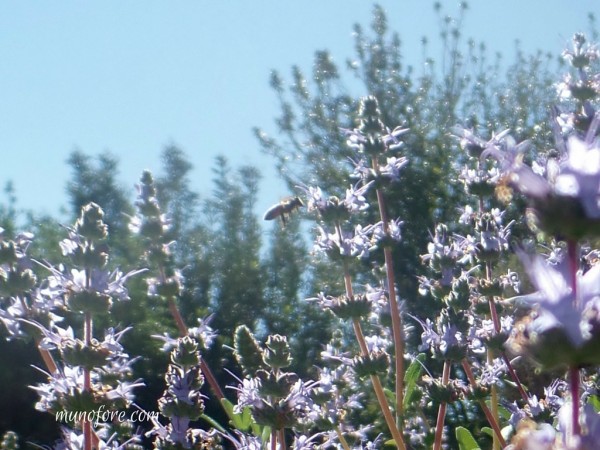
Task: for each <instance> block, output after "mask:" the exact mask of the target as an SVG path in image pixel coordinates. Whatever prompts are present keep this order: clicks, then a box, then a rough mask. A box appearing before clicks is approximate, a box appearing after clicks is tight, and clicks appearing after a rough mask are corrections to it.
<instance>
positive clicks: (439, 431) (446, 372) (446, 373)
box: [433, 360, 450, 450]
mask: <svg viewBox="0 0 600 450" xmlns="http://www.w3.org/2000/svg"><path fill="white" fill-rule="evenodd" d="M449 380H450V361H448V360H445V361H444V369H443V372H442V385H443V386H446V385H447V384H448V381H449ZM447 407H448V405H447V403H446V402H442V403H440V409H438V416H437V421H436V423H435V440H434V441H433V450H439V449H441V448H442V437H443V434H444V420H445V418H446V408H447Z"/></svg>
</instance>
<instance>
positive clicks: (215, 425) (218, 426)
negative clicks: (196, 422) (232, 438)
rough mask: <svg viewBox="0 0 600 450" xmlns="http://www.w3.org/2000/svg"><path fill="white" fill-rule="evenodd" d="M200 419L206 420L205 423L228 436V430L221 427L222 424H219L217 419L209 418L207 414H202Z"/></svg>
mask: <svg viewBox="0 0 600 450" xmlns="http://www.w3.org/2000/svg"><path fill="white" fill-rule="evenodd" d="M200 418H201V419H202V420H204V421H205V422H207V423H208V424H209V425H210V426H211V427H213V428H216V429H217V430H219V431H220V432H221V433H225V434H227V430H226V429H225V428H223V427H222V426H221V424H220V423H219V422H217V421H216V420H215V419H213V418H212V417H210V416H207V415H206V414H202V415H201V416H200Z"/></svg>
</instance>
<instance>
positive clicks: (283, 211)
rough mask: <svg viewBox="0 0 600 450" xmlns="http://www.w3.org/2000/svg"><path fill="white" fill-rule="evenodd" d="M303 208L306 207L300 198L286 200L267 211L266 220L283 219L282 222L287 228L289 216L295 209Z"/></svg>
mask: <svg viewBox="0 0 600 450" xmlns="http://www.w3.org/2000/svg"><path fill="white" fill-rule="evenodd" d="M302 206H304V203H302V200H300V197H287V198H284V199H283V200H281V201H280V202H279V203H277V204H276V205H273V206H271V207H270V208H269V209H267V212H265V216H264V219H265V220H275V219H277V218H278V217H281V222H282V223H283V225H284V226H285V224H286V221H287V219H288V217H289V215H290V214H291V213H292V212H293V211H294V210H295V209H298V208H300V207H302Z"/></svg>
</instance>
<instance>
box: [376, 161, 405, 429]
mask: <svg viewBox="0 0 600 450" xmlns="http://www.w3.org/2000/svg"><path fill="white" fill-rule="evenodd" d="M372 167H373V170H374V171H375V173H378V172H379V163H378V161H377V158H373V159H372ZM375 192H376V194H377V203H378V205H379V216H380V217H381V222H382V224H383V232H384V234H385V235H386V236H389V231H390V225H389V217H388V213H387V209H386V206H385V198H384V196H383V192H382V191H381V189H376V191H375ZM383 254H384V257H385V269H386V274H387V284H388V293H389V302H390V314H391V316H392V334H393V337H394V360H395V370H396V374H395V375H396V416H397V417H399V416H402V414H403V411H402V408H403V404H404V336H403V334H402V316H401V315H400V307H399V306H398V300H397V298H396V279H395V275H394V260H393V257H392V250H391V248H390V247H389V246H386V247H384V249H383Z"/></svg>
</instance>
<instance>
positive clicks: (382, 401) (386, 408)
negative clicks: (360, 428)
mask: <svg viewBox="0 0 600 450" xmlns="http://www.w3.org/2000/svg"><path fill="white" fill-rule="evenodd" d="M352 325H353V327H354V334H355V335H356V340H357V341H358V345H359V347H360V350H361V354H362V355H363V356H368V355H369V348H368V347H367V343H366V341H365V337H364V335H363V332H362V328H361V326H360V322H359V321H358V319H354V320H353V321H352ZM371 382H372V383H373V390H374V391H375V395H376V396H377V401H378V402H379V407H380V408H381V412H382V414H383V418H384V419H385V422H386V424H387V426H388V428H389V430H390V433H392V438H393V439H394V440H395V441H396V445H397V446H398V448H399V449H401V450H405V449H406V446H405V445H404V439H403V438H402V435H401V434H400V430H398V427H397V426H396V421H395V420H394V416H393V415H392V413H391V410H390V405H389V404H388V401H387V398H386V396H385V392H384V390H383V386H382V384H381V380H380V379H379V377H378V376H377V375H371Z"/></svg>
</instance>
